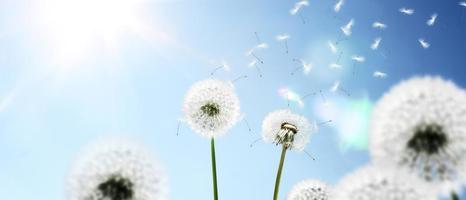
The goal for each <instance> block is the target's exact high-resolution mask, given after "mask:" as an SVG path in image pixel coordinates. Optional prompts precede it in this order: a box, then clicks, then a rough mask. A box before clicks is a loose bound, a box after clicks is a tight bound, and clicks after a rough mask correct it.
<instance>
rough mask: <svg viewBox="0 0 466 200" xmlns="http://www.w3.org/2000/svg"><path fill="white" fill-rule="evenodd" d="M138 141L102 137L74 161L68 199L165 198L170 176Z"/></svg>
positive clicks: (149, 199)
mask: <svg viewBox="0 0 466 200" xmlns="http://www.w3.org/2000/svg"><path fill="white" fill-rule="evenodd" d="M140 146H141V145H140V144H137V143H136V142H129V141H127V140H124V139H122V138H118V139H117V138H112V139H107V140H103V139H102V140H99V141H97V142H95V143H94V144H92V145H90V147H89V148H87V149H86V150H85V151H84V152H83V153H82V154H81V156H80V157H79V159H78V160H77V161H76V162H75V163H74V165H73V167H72V169H71V173H70V175H69V177H68V185H67V186H68V187H67V195H68V198H67V199H69V200H165V199H167V192H168V187H167V178H166V176H165V174H164V173H163V172H162V170H161V169H160V166H159V164H158V163H157V162H156V161H155V160H154V159H153V158H152V157H151V156H150V155H149V153H148V152H146V151H145V150H144V149H142V148H141V147H140Z"/></svg>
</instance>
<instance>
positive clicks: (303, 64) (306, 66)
mask: <svg viewBox="0 0 466 200" xmlns="http://www.w3.org/2000/svg"><path fill="white" fill-rule="evenodd" d="M293 61H295V62H299V63H300V65H301V66H300V67H297V68H295V69H294V70H293V71H292V72H291V75H294V73H295V72H296V71H298V70H302V71H303V73H304V75H308V74H309V73H310V72H311V70H312V64H311V63H307V62H306V61H304V60H301V59H296V58H295V59H293Z"/></svg>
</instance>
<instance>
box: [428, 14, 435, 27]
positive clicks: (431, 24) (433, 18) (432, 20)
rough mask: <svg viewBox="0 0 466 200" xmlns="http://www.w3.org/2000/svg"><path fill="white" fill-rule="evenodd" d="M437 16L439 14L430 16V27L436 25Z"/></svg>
mask: <svg viewBox="0 0 466 200" xmlns="http://www.w3.org/2000/svg"><path fill="white" fill-rule="evenodd" d="M437 16H438V15H437V13H434V14H432V15H431V16H430V19H429V20H427V22H426V24H427V25H428V26H433V25H434V24H435V21H436V20H437Z"/></svg>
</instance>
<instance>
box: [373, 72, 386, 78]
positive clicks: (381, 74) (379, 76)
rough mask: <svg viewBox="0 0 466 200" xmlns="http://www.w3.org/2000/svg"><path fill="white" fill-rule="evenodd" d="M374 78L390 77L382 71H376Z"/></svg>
mask: <svg viewBox="0 0 466 200" xmlns="http://www.w3.org/2000/svg"><path fill="white" fill-rule="evenodd" d="M372 76H374V77H376V78H385V77H387V76H388V75H387V74H386V73H384V72H381V71H375V72H374V73H373V74H372Z"/></svg>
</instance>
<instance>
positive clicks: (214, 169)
mask: <svg viewBox="0 0 466 200" xmlns="http://www.w3.org/2000/svg"><path fill="white" fill-rule="evenodd" d="M210 152H211V157H212V178H213V182H214V184H213V185H214V200H218V189H217V162H216V161H215V141H214V138H212V139H211V140H210Z"/></svg>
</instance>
